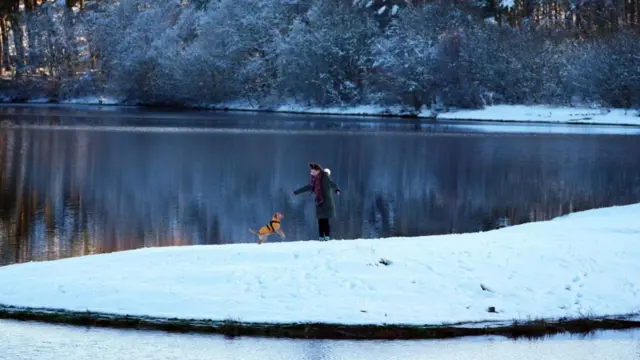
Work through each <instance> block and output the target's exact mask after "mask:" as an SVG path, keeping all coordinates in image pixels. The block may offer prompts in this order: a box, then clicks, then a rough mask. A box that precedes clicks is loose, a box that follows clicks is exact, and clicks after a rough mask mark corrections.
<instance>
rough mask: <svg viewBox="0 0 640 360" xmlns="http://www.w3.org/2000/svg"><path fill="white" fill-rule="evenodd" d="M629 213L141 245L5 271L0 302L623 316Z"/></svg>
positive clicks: (275, 311) (413, 319) (639, 236)
mask: <svg viewBox="0 0 640 360" xmlns="http://www.w3.org/2000/svg"><path fill="white" fill-rule="evenodd" d="M638 218H640V204H636V205H630V206H623V207H612V208H605V209H598V210H592V211H586V212H582V213H576V214H572V215H569V216H565V217H561V218H558V219H555V220H552V221H548V222H538V223H530V224H525V225H520V226H514V227H509V228H505V229H501V230H496V231H491V232H484V233H474V234H457V235H446V236H428V237H415V238H387V239H375V240H349V241H339V240H338V241H330V242H318V241H308V242H284V243H275V242H273V243H270V242H267V243H266V244H264V245H257V244H237V245H212V246H190V247H186V246H185V247H170V248H149V249H140V250H134V251H126V252H120V253H112V254H102V255H93V256H85V257H79V258H71V259H64V260H56V261H51V262H36V263H27V264H18V265H10V266H5V267H2V268H0V304H5V305H15V306H23V307H47V308H64V309H69V310H75V311H86V310H89V311H94V312H108V313H118V314H133V315H151V316H159V317H178V318H188V319H193V318H196V319H213V320H224V319H232V320H240V321H258V322H308V321H311V322H330V323H343V324H357V323H406V324H425V323H427V324H441V323H451V322H466V321H479V320H513V319H525V320H526V319H529V318H554V317H561V316H570V317H577V316H581V315H611V314H624V313H631V312H637V311H639V310H640V261H638V259H639V258H640V243H639V241H640V221H638ZM283 226H284V229H285V231H286V226H287V225H286V222H285V223H284V224H283ZM381 259H387V260H389V261H390V264H389V265H388V266H387V265H384V264H382V263H380V260H381ZM483 288H484V290H483ZM489 307H495V309H496V311H497V313H488V312H487V308H489Z"/></svg>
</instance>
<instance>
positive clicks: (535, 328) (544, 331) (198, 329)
mask: <svg viewBox="0 0 640 360" xmlns="http://www.w3.org/2000/svg"><path fill="white" fill-rule="evenodd" d="M635 315H638V314H627V315H619V316H602V317H580V318H562V319H557V320H545V319H538V320H529V321H521V320H520V321H513V322H512V323H510V324H505V322H493V321H486V322H473V323H458V324H443V325H403V324H383V325H344V324H329V323H252V322H243V321H236V320H223V321H214V320H194V319H178V318H158V317H149V316H131V315H119V314H108V313H98V312H90V311H84V312H80V311H69V310H63V309H46V308H28V307H16V306H9V305H0V319H12V320H21V321H39V322H45V323H54V324H67V325H78V326H94V327H106V328H117V329H136V330H159V331H167V332H194V333H211V334H221V335H226V336H257V337H276V338H295V339H336V340H337V339H344V340H347V339H348V340H394V339H396V340H400V339H405V340H408V339H447V338H455V337H463V336H487V335H499V336H505V337H508V338H513V339H515V338H540V337H545V336H549V335H554V334H558V333H574V334H584V335H586V334H589V333H591V332H593V331H596V330H627V329H633V328H640V321H638V320H631V318H632V317H633V316H635Z"/></svg>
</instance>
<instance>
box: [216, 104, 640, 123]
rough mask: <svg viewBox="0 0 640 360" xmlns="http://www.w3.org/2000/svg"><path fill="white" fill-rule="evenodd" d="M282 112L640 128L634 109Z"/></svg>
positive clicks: (287, 107)
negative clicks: (408, 116) (631, 126)
mask: <svg viewBox="0 0 640 360" xmlns="http://www.w3.org/2000/svg"><path fill="white" fill-rule="evenodd" d="M214 107H216V108H225V107H226V108H228V109H229V110H234V109H238V110H258V109H259V108H258V107H255V106H252V105H251V104H248V103H232V104H228V105H226V106H224V105H220V106H214ZM275 111H278V112H297V113H313V114H327V115H362V116H367V115H371V116H394V115H396V116H399V115H415V116H417V117H419V118H433V117H434V116H435V117H436V118H437V119H440V120H478V121H494V122H495V121H511V122H524V123H559V124H563V123H564V124H572V123H579V124H594V125H634V126H640V111H638V110H633V109H607V108H579V107H552V106H544V105H537V106H529V105H495V106H487V107H485V108H484V109H478V110H456V111H449V112H441V113H438V114H437V115H436V114H434V113H433V112H431V111H430V110H423V111H420V112H417V113H416V112H415V111H413V110H412V109H410V108H408V107H402V106H392V107H385V106H377V105H363V106H354V107H305V106H300V105H285V106H280V107H277V108H276V109H275Z"/></svg>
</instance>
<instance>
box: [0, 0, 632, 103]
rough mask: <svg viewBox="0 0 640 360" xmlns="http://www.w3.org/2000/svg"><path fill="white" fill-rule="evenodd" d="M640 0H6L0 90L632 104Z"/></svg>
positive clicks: (168, 99)
mask: <svg viewBox="0 0 640 360" xmlns="http://www.w3.org/2000/svg"><path fill="white" fill-rule="evenodd" d="M639 24H640V0H529V1H525V0H511V1H510V0H502V1H500V0H493V1H491V0H486V1H483V0H466V1H465V0H443V1H408V0H241V1H238V0H102V1H86V0H85V1H83V0H66V1H64V0H57V1H45V0H0V33H1V36H2V39H1V40H2V41H1V44H0V46H1V49H0V64H1V66H0V67H1V75H2V76H1V80H0V95H3V96H4V97H5V99H11V100H16V101H18V100H27V99H34V98H48V99H54V100H64V99H73V98H81V97H89V96H106V97H114V98H117V99H120V100H122V101H123V102H127V103H144V104H163V105H188V106H194V105H195V106H198V105H203V106H204V105H211V104H216V105H217V104H229V103H232V102H237V101H244V102H249V103H251V104H254V105H256V106H264V107H276V106H279V105H282V104H283V103H285V102H287V103H292V102H295V103H297V104H300V105H311V106H352V105H363V104H380V105H385V106H393V105H404V106H406V107H409V108H413V109H420V108H423V107H426V108H434V107H437V108H445V109H446V108H449V107H468V108H474V107H481V106H484V105H491V104H557V105H601V106H609V107H625V108H628V107H638V106H640V36H638V35H639V32H638V29H639Z"/></svg>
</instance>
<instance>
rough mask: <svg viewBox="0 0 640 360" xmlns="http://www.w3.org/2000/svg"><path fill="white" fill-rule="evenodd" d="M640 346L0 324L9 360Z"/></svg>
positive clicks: (608, 352)
mask: <svg viewBox="0 0 640 360" xmlns="http://www.w3.org/2000/svg"><path fill="white" fill-rule="evenodd" d="M639 340H640V333H639V332H637V331H634V332H601V333H597V334H596V335H594V336H590V337H587V338H582V337H580V336H569V335H561V336H556V337H553V338H549V339H545V340H535V341H527V340H518V341H510V340H506V339H504V338H499V337H492V338H484V337H480V338H463V339H454V340H442V341H322V340H285V339H260V338H237V339H229V338H223V337H220V336H214V335H204V336H203V335H193V334H167V333H162V332H151V331H121V330H110V329H96V328H90V329H88V328H80V327H70V326H53V325H46V324H37V323H20V322H13V321H6V320H0V353H2V358H3V359H7V360H15V359H29V360H39V359H66V360H76V359H95V360H105V359H123V358H131V359H138V360H144V359H154V360H159V359H176V360H177V359H190V360H197V359H218V360H226V359H243V360H258V359H260V360H262V359H278V360H294V359H295V360H338V359H349V360H370V359H385V360H386V359H402V360H453V359H456V360H502V359H504V360H539V359H545V360H556V359H557V360H601V359H616V360H632V359H638V358H639V356H640V353H639V352H638V348H639V347H640V341H639ZM124 354H126V356H125V355H124Z"/></svg>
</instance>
